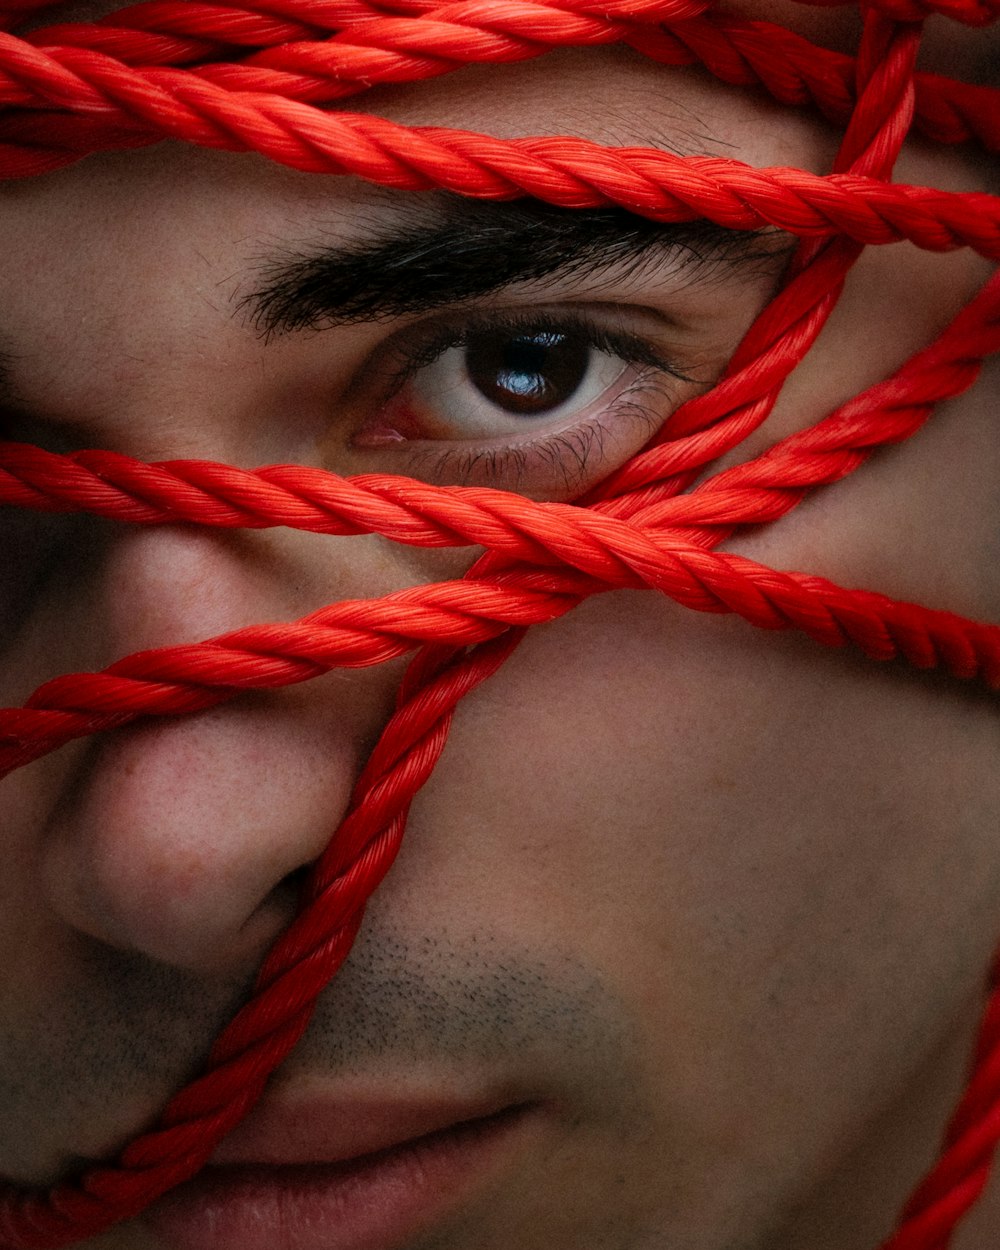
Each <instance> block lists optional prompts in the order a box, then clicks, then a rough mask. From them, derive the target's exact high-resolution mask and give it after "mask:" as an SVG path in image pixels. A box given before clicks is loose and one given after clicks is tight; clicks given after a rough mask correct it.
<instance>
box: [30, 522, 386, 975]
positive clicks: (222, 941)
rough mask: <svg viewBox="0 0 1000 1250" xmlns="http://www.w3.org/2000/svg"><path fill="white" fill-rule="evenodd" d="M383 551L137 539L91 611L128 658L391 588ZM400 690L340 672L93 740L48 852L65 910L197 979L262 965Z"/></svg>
mask: <svg viewBox="0 0 1000 1250" xmlns="http://www.w3.org/2000/svg"><path fill="white" fill-rule="evenodd" d="M379 542H380V540H378V539H367V538H364V539H346V540H345V539H329V538H321V537H319V536H316V535H303V534H295V533H288V532H281V533H269V534H266V535H264V534H253V535H247V534H246V533H240V534H222V533H219V532H205V531H197V532H188V531H185V530H183V529H180V528H177V529H173V528H170V529H163V530H146V531H138V532H132V533H129V534H127V535H125V536H124V537H122V538H121V539H120V540H119V541H118V543H117V545H116V546H115V547H114V549H113V550H112V551H111V553H110V554H109V555H108V558H107V562H106V565H105V567H104V570H103V572H102V574H101V577H100V579H99V583H98V586H99V589H98V591H97V602H96V604H95V614H96V616H97V618H98V620H99V622H100V626H99V627H101V628H103V629H104V631H105V633H106V639H107V642H108V646H109V648H110V650H111V651H112V652H113V653H114V654H118V655H121V654H127V653H129V652H132V651H135V650H139V649H142V648H145V647H149V646H157V645H164V644H168V643H178V642H189V641H193V640H196V639H201V638H205V637H210V636H212V635H213V634H217V633H221V632H224V631H226V630H228V629H234V628H238V627H239V626H241V625H245V624H248V623H250V622H252V621H264V620H271V621H273V620H281V619H287V618H288V617H294V616H297V615H301V614H303V613H305V612H307V611H309V610H311V609H313V608H315V607H318V606H320V605H321V604H322V603H324V602H330V601H332V600H334V599H341V598H349V597H355V596H356V595H359V594H364V595H370V594H372V593H381V592H382V591H384V590H387V589H390V588H391V587H390V586H389V585H378V584H376V583H377V582H379V581H382V582H385V581H389V582H391V581H392V576H391V574H390V573H389V572H388V571H387V570H389V569H390V568H391V560H387V559H386V556H385V552H384V550H381V551H376V550H375V545H376V544H378V543H379ZM373 569H375V570H378V571H377V572H376V573H374V574H373V573H372V570H373ZM401 580H406V579H401ZM397 680H398V669H396V668H395V667H394V669H393V671H392V672H387V671H386V667H385V666H381V667H380V668H377V669H368V670H361V671H354V670H339V671H334V672H333V673H331V674H329V675H327V676H325V677H322V678H318V679H316V680H315V681H314V682H311V683H308V684H306V685H303V686H297V687H291V688H289V689H286V690H282V691H266V692H252V693H248V694H243V695H240V696H239V697H238V698H236V699H235V700H233V701H232V702H230V703H228V704H225V705H223V706H221V707H217V708H214V709H212V710H210V711H206V712H203V713H200V714H195V715H193V716H189V717H182V718H177V719H173V718H158V719H155V720H150V721H146V722H137V723H136V724H134V725H131V726H128V727H126V728H124V729H122V730H119V731H117V732H115V733H111V734H107V735H104V736H103V737H102V738H100V739H95V740H94V741H93V743H92V744H91V749H90V751H89V752H88V753H87V755H86V757H85V760H84V762H83V763H82V764H81V765H80V766H78V767H77V769H76V772H75V773H74V775H73V777H72V778H71V779H68V780H67V783H66V785H65V787H64V788H63V791H62V793H61V794H60V796H59V798H58V801H57V802H56V804H55V806H54V809H53V814H52V816H51V820H50V824H49V828H48V829H47V831H46V834H47V836H46V838H45V840H44V843H43V846H44V852H43V854H44V871H43V880H44V882H45V886H46V889H47V891H48V894H49V898H50V901H51V905H52V907H53V908H54V909H55V911H56V913H57V915H58V916H59V917H60V919H61V920H62V921H64V922H65V923H67V924H69V925H71V926H72V927H73V928H74V929H76V930H78V931H79V932H81V933H84V934H87V935H88V936H90V937H92V938H95V939H97V940H99V941H101V942H104V943H107V944H110V945H112V946H115V947H119V948H122V949H125V950H129V951H132V952H138V953H141V954H144V955H146V956H148V957H150V958H152V959H155V960H157V961H160V962H163V963H167V964H171V965H175V966H178V967H183V968H186V969H190V970H209V969H211V970H218V971H220V972H221V971H228V970H230V969H233V968H236V967H242V966H243V965H245V963H246V961H247V960H248V959H250V958H254V957H257V956H259V954H260V952H261V950H262V949H263V948H264V946H265V945H266V944H267V943H268V942H269V941H270V940H271V939H272V938H273V937H274V936H275V935H276V934H277V932H278V931H279V930H280V928H281V927H282V926H283V925H284V924H285V923H286V922H287V921H288V919H290V916H291V913H292V910H293V908H294V896H295V889H294V886H295V884H296V876H297V873H298V871H299V870H300V869H302V868H303V866H305V865H307V864H308V863H310V862H311V861H312V860H313V859H315V858H316V857H317V856H318V855H319V854H320V852H321V851H322V849H323V847H324V846H325V845H326V843H327V842H328V840H329V838H330V836H331V834H332V833H333V831H334V830H335V829H336V827H337V824H338V823H339V821H340V819H341V817H342V815H343V813H344V811H345V809H346V806H347V803H348V801H349V798H350V793H351V788H352V784H353V781H354V778H355V776H356V775H357V772H358V770H359V768H360V767H361V765H362V763H363V760H364V757H365V755H366V754H367V751H368V750H369V749H370V747H371V745H372V743H373V742H374V740H375V738H376V737H377V734H378V731H379V729H380V727H381V725H382V724H383V723H384V720H385V719H386V718H387V716H388V714H389V712H390V710H391V706H392V701H393V695H394V689H395V685H396V682H397Z"/></svg>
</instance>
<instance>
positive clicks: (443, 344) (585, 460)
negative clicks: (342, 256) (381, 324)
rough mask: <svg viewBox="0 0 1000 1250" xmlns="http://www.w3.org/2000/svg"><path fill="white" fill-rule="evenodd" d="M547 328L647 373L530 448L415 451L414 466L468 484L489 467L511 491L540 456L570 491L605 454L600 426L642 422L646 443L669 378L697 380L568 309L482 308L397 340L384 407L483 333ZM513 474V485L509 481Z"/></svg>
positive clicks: (644, 344)
mask: <svg viewBox="0 0 1000 1250" xmlns="http://www.w3.org/2000/svg"><path fill="white" fill-rule="evenodd" d="M541 329H544V330H546V331H554V332H556V333H560V334H577V335H580V336H581V337H582V339H583V341H584V342H585V343H586V345H587V346H588V348H590V349H591V350H594V351H599V352H604V353H605V354H607V355H609V356H614V357H617V358H618V359H619V360H621V361H622V363H623V365H634V366H639V367H641V372H639V373H638V374H637V375H636V377H634V378H633V379H632V380H631V382H629V384H628V385H627V386H626V387H625V388H624V390H622V391H621V392H620V393H619V394H618V395H617V396H616V397H615V398H614V400H613V401H612V402H611V403H610V404H609V405H608V407H607V408H604V409H602V410H601V411H600V413H599V414H596V416H597V418H598V419H594V418H593V417H592V418H591V419H590V420H589V421H587V422H584V423H581V424H579V425H576V426H572V427H571V428H569V429H563V430H559V431H557V432H555V433H553V434H550V435H544V434H541V435H539V436H538V437H537V438H534V439H532V440H530V441H529V442H527V443H526V444H524V445H517V444H508V445H507V446H501V447H481V446H480V447H474V446H473V447H463V446H454V447H448V446H434V447H427V446H424V447H421V448H419V449H416V448H414V449H411V450H410V452H409V457H410V460H411V463H413V464H414V465H417V464H425V465H426V464H427V463H428V462H433V469H432V470H431V472H432V474H433V476H435V477H436V476H446V475H447V476H448V477H449V478H451V477H457V478H458V479H459V480H462V481H465V480H467V479H468V478H470V477H471V476H472V474H473V473H474V471H475V470H476V469H479V468H481V467H482V466H483V465H484V464H485V465H486V466H487V472H488V477H489V478H490V480H491V481H492V480H499V479H503V480H504V485H505V486H508V487H509V488H511V489H519V488H520V486H521V484H522V483H523V481H524V480H525V478H526V477H527V475H528V473H529V470H530V468H531V464H530V461H531V459H532V458H534V459H535V460H537V461H539V462H541V463H542V464H546V463H547V465H548V467H550V468H551V469H553V470H558V471H560V472H561V473H562V475H563V479H564V484H565V486H566V488H567V489H570V488H571V487H572V486H573V485H574V484H578V483H580V482H582V481H583V480H584V479H585V477H586V475H587V470H588V465H589V463H590V459H591V455H592V453H593V451H594V448H595V445H596V447H597V449H598V451H599V452H600V451H602V450H603V445H604V442H605V436H606V434H607V430H606V429H605V427H604V425H602V422H608V423H609V424H610V423H613V422H619V421H621V420H623V419H631V420H635V421H638V422H639V423H640V424H641V426H642V427H643V429H644V432H645V438H646V439H648V438H649V437H652V435H653V434H654V433H655V432H656V430H657V429H658V428H659V427H660V426H661V425H662V424H663V422H664V420H665V419H666V417H667V416H668V415H669V413H670V411H672V409H673V408H674V407H675V406H676V403H677V395H676V387H671V386H670V385H668V384H667V380H668V379H669V380H670V381H671V382H682V383H685V384H688V385H693V384H695V382H696V379H695V378H692V377H691V376H690V375H689V374H687V373H685V372H683V371H682V370H681V369H680V368H679V367H678V366H677V365H676V364H675V363H674V362H673V361H671V360H669V359H667V358H666V357H665V356H663V355H662V354H661V353H660V352H658V351H657V350H656V349H655V348H654V347H653V346H652V344H650V343H649V342H648V341H646V340H645V339H643V338H640V337H639V336H638V335H636V334H632V333H630V332H628V331H624V330H613V329H611V328H609V327H607V326H603V325H600V324H599V323H598V322H596V321H595V320H594V319H592V317H591V316H588V315H587V314H586V313H585V312H582V311H579V310H569V309H566V308H562V309H559V310H558V311H553V312H551V313H550V312H548V311H547V310H546V309H544V308H526V309H515V310H510V309H497V310H481V311H476V312H472V313H468V314H463V319H462V323H461V325H455V324H454V323H445V324H443V325H440V324H439V325H437V326H433V327H430V328H429V329H428V330H425V331H424V336H420V337H418V338H417V341H416V342H414V341H413V332H412V329H411V330H410V331H408V332H404V333H401V334H399V335H398V336H396V338H395V341H394V342H392V343H391V344H390V346H389V351H390V352H391V353H395V355H396V357H397V360H396V364H395V367H394V368H392V369H391V372H390V374H389V376H388V378H387V379H386V380H384V381H383V383H382V385H381V387H380V403H381V404H382V405H386V404H388V403H390V402H391V401H392V400H393V399H394V398H395V397H396V396H397V395H398V394H399V393H400V392H401V391H402V389H403V387H404V386H406V384H407V382H409V381H410V380H411V379H412V378H413V377H415V376H416V375H417V374H418V373H419V372H420V370H421V369H425V368H428V367H429V366H430V365H432V364H434V363H435V362H436V361H437V360H439V359H440V358H441V356H443V355H444V353H445V352H447V351H451V350H453V349H455V348H465V347H468V346H469V345H470V344H471V343H472V342H473V340H474V339H475V338H476V336H477V335H480V334H482V333H483V332H484V331H490V332H492V333H501V334H510V335H512V336H515V335H519V334H528V333H531V332H538V331H539V330H541ZM383 350H384V349H383ZM657 401H658V402H657ZM644 441H645V440H644ZM567 461H573V462H575V468H573V469H572V470H570V469H569V467H568V465H567V463H566V462H567ZM611 467H613V466H609V467H608V471H610V468H611ZM512 474H513V478H514V480H513V482H511V481H510V480H509V479H510V478H511V475H512Z"/></svg>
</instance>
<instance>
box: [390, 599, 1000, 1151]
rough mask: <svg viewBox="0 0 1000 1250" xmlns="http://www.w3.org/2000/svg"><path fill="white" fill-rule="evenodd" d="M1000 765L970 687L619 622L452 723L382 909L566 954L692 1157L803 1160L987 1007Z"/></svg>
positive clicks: (617, 608) (608, 612) (522, 657)
mask: <svg viewBox="0 0 1000 1250" xmlns="http://www.w3.org/2000/svg"><path fill="white" fill-rule="evenodd" d="M998 747H1000V733H998V728H997V725H996V722H995V717H994V714H993V711H992V709H991V708H990V707H989V700H988V699H986V698H982V699H979V698H978V697H976V696H975V695H970V694H969V692H967V691H965V690H963V689H962V688H961V687H958V686H956V687H954V688H953V687H952V686H951V685H950V684H947V683H944V682H936V681H934V680H930V681H929V680H927V679H925V678H922V677H919V676H916V675H913V674H910V673H909V672H906V671H902V670H900V669H889V668H877V667H875V666H873V665H872V664H870V663H868V662H866V661H864V660H863V659H862V658H860V657H856V656H853V655H849V654H843V655H841V654H834V653H830V652H826V651H823V650H822V649H820V648H818V647H816V646H814V645H813V644H811V643H809V642H808V641H806V640H802V639H799V638H796V637H793V636H791V635H789V636H772V635H767V636H765V635H763V634H760V633H757V632H756V631H753V630H752V629H751V627H749V626H747V625H745V624H744V623H742V622H739V621H735V620H730V619H718V618H710V617H704V616H698V615H696V614H694V613H685V612H683V611H682V610H680V609H676V608H674V607H672V606H671V605H667V604H665V603H663V602H662V601H658V600H656V599H654V597H653V596H652V595H649V596H643V595H625V594H618V595H612V596H606V597H604V598H603V599H601V600H596V601H591V602H589V603H587V604H586V605H584V606H583V607H582V608H580V609H579V610H578V611H577V612H575V613H574V614H573V615H572V616H571V617H570V618H569V619H568V620H566V621H565V622H562V623H560V624H559V625H558V626H556V627H554V628H552V629H550V630H549V631H547V632H545V633H542V632H536V633H534V634H532V635H531V636H530V637H529V638H528V640H527V641H526V643H525V644H524V646H523V648H522V650H521V651H520V652H519V653H518V654H517V655H516V656H515V657H514V659H513V660H512V661H511V662H510V664H509V666H508V667H507V668H505V669H504V670H503V671H502V672H501V674H500V675H499V676H498V677H497V678H496V679H494V681H493V682H492V683H491V684H490V685H489V686H488V687H486V688H485V689H484V690H483V691H482V693H481V695H480V696H479V697H475V698H473V699H472V700H470V701H469V703H468V706H466V707H464V708H463V710H462V711H461V712H460V713H459V716H458V718H457V721H456V729H455V733H454V737H453V740H452V742H451V744H450V746H449V748H448V751H447V752H446V755H445V757H444V759H443V760H442V763H441V765H440V767H439V771H438V773H437V774H436V775H435V778H434V779H433V780H432V782H431V783H430V784H429V785H428V787H427V789H426V791H425V793H424V795H423V796H422V797H421V798H420V799H419V800H418V803H417V804H416V806H415V809H414V813H413V819H412V822H411V833H410V835H409V836H410V839H411V842H410V844H409V846H408V847H407V848H404V852H403V857H402V860H401V864H400V867H399V876H398V877H397V876H395V875H394V876H393V878H391V879H390V881H389V882H388V883H387V886H386V894H385V898H384V902H385V905H386V906H388V907H392V906H393V905H399V906H401V907H402V909H403V911H404V913H405V912H407V911H408V910H409V905H410V900H411V899H413V900H418V901H416V902H415V904H414V910H413V913H412V915H413V920H414V923H416V922H417V920H418V919H421V920H422V922H424V923H426V915H427V911H428V909H429V910H430V911H431V912H432V913H433V912H440V915H441V916H443V918H444V919H445V921H446V922H447V923H449V924H451V925H454V924H455V923H458V924H459V925H466V924H468V925H471V926H473V927H477V926H478V927H485V928H487V929H489V930H490V931H491V932H492V931H499V932H501V933H504V934H517V935H518V937H519V938H520V939H521V940H524V937H525V935H526V934H527V935H530V937H531V938H532V939H534V940H535V941H537V942H538V943H540V944H542V945H544V944H552V945H555V946H557V947H558V948H566V947H567V946H568V947H569V948H570V949H572V950H573V951H574V952H575V953H576V954H578V955H579V956H580V957H581V958H582V959H584V960H586V961H589V962H590V963H591V964H592V965H593V966H596V967H599V968H600V969H601V970H602V973H603V974H604V975H606V976H608V977H609V978H610V979H611V980H612V981H613V982H614V983H615V987H616V989H618V990H619V991H620V993H621V994H622V996H623V997H624V998H625V999H626V1000H627V1001H628V1002H629V1003H630V1005H631V1006H632V1007H633V1008H634V1010H635V1013H636V1017H637V1018H638V1019H640V1020H641V1021H642V1029H643V1031H644V1036H645V1044H646V1047H647V1054H648V1058H649V1062H650V1070H651V1072H652V1074H653V1075H652V1076H651V1084H652V1086H654V1087H655V1089H656V1092H655V1094H653V1095H652V1097H653V1098H654V1100H655V1099H661V1100H662V1101H663V1104H664V1105H665V1106H666V1105H669V1107H670V1111H671V1114H673V1115H675V1116H679V1117H680V1118H681V1119H682V1120H683V1121H684V1122H685V1123H688V1124H689V1125H690V1126H691V1132H692V1133H693V1134H694V1136H695V1137H696V1138H698V1139H703V1138H704V1137H705V1136H706V1135H708V1136H710V1135H711V1132H712V1126H713V1125H714V1126H715V1127H716V1128H719V1126H720V1125H726V1126H727V1127H726V1128H725V1132H726V1133H728V1134H730V1135H731V1136H733V1137H734V1138H736V1139H744V1140H745V1141H746V1142H748V1143H752V1142H754V1141H756V1139H757V1138H758V1137H759V1131H758V1130H759V1125H760V1123H761V1122H762V1119H763V1122H765V1123H768V1124H771V1125H774V1126H776V1127H777V1128H780V1131H781V1142H782V1145H781V1146H780V1149H781V1150H782V1151H785V1152H794V1150H795V1149H796V1148H798V1147H799V1146H801V1147H802V1148H803V1149H806V1150H810V1151H814V1150H816V1149H817V1148H818V1147H817V1142H816V1140H815V1139H816V1137H817V1135H823V1134H831V1133H833V1134H836V1133H837V1132H838V1126H841V1128H842V1127H843V1125H844V1124H845V1123H846V1122H847V1121H848V1120H849V1119H850V1117H851V1116H853V1115H857V1114H860V1112H859V1110H858V1109H859V1108H864V1107H866V1106H867V1103H868V1100H869V1099H874V1098H880V1097H882V1093H883V1090H884V1089H885V1088H887V1087H889V1088H891V1087H892V1076H893V1074H895V1073H899V1072H900V1065H905V1064H907V1063H909V1062H910V1057H912V1056H913V1055H914V1054H915V1053H917V1051H919V1049H920V1047H922V1046H923V1045H924V1044H925V1042H926V1045H927V1046H928V1047H930V1046H931V1045H932V1044H933V1042H934V1040H935V1039H938V1038H939V1037H940V1033H941V1030H942V1029H943V1028H945V1027H946V1022H948V1021H951V1020H953V1019H954V1015H955V1012H956V1010H957V1009H958V1008H959V1007H960V1006H961V1005H962V1004H964V1003H965V1002H966V1001H967V1000H968V999H969V998H971V997H972V996H974V995H975V993H976V992H977V990H978V988H979V978H980V976H981V973H982V970H983V968H984V967H985V965H986V962H987V960H988V958H989V953H990V948H991V945H992V942H993V940H994V937H995V932H994V930H995V928H996V926H995V924H994V921H993V917H994V916H995V914H996V904H997V902H998V896H1000V863H998V859H1000V856H998V853H997V851H998V848H997V847H996V846H995V830H996V827H997V815H998V813H1000V780H998V779H997V777H996V773H995V759H996V751H997V749H998ZM973 796H974V797H973ZM418 907H419V916H418ZM439 919H440V917H439ZM848 1037H850V1039H851V1041H850V1045H849V1046H848V1045H847V1043H846V1041H845V1039H846V1038H848ZM817 1088H819V1089H821V1091H822V1092H821V1093H819V1094H817V1093H816V1089H817ZM809 1099H812V1100H813V1101H814V1103H816V1105H817V1106H821V1114H820V1115H819V1117H818V1118H817V1117H812V1116H810V1117H803V1116H802V1114H801V1108H802V1106H804V1105H807V1102H808V1100H809ZM803 1100H805V1101H803ZM820 1125H822V1127H819V1126H820ZM720 1131H722V1130H721V1129H720ZM765 1148H766V1147H765V1146H763V1145H759V1146H753V1149H754V1150H756V1149H765ZM774 1149H776V1150H777V1149H779V1147H778V1146H777V1145H775V1147H774Z"/></svg>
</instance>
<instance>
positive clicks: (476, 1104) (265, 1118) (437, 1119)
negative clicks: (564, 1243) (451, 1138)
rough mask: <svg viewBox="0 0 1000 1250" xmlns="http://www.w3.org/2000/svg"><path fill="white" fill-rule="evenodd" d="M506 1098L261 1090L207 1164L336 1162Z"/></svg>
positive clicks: (486, 1112) (483, 1111) (476, 1114)
mask: <svg viewBox="0 0 1000 1250" xmlns="http://www.w3.org/2000/svg"><path fill="white" fill-rule="evenodd" d="M513 1105H514V1104H513V1103H512V1102H511V1100H510V1099H509V1098H507V1099H498V1098H492V1099H490V1098H486V1097H481V1098H470V1099H462V1098H447V1097H437V1098H435V1097H429V1096H426V1095H414V1096H408V1095H401V1096H395V1097H385V1096H381V1095H378V1094H374V1093H359V1094H352V1095H346V1094H336V1093H332V1092H322V1093H312V1094H306V1093H301V1094H282V1095H271V1094H266V1095H265V1096H264V1097H263V1098H262V1099H261V1101H260V1102H259V1103H258V1104H257V1106H256V1107H254V1109H253V1111H251V1112H250V1114H249V1115H248V1116H247V1118H246V1119H245V1120H243V1121H242V1123H240V1124H238V1125H237V1126H236V1128H235V1129H233V1131H232V1132H231V1133H230V1134H229V1136H228V1137H226V1138H225V1139H224V1140H223V1141H222V1142H221V1143H220V1144H219V1145H218V1146H217V1147H216V1150H215V1152H214V1154H213V1155H212V1158H211V1160H210V1162H211V1163H212V1164H214V1165H231V1164H235V1165H241V1164H242V1165H252V1164H265V1165H271V1166H283V1165H289V1164H307V1163H343V1162H346V1161H347V1160H350V1159H357V1158H359V1157H362V1156H364V1155H370V1154H376V1153H378V1152H380V1151H384V1150H389V1149H391V1148H393V1147H395V1146H403V1145H405V1144H407V1143H408V1142H412V1141H415V1140H417V1139H418V1138H421V1137H426V1136H428V1135H429V1134H431V1133H437V1132H440V1131H442V1130H444V1129H448V1128H453V1127H457V1126H458V1125H459V1124H466V1123H468V1122H470V1121H475V1120H484V1119H487V1118H489V1117H490V1116H493V1115H496V1114H497V1113H499V1112H501V1111H504V1110H507V1109H509V1108H511V1107H513Z"/></svg>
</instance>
